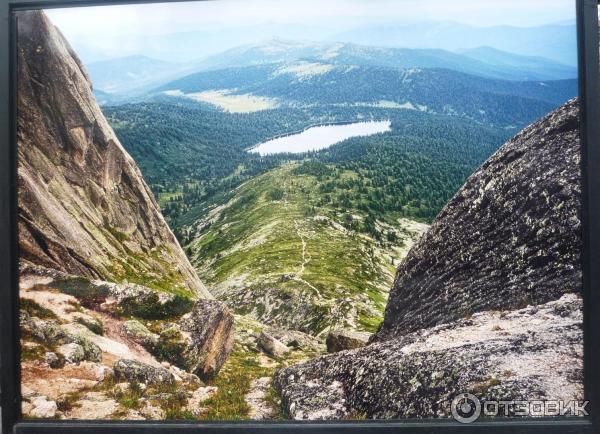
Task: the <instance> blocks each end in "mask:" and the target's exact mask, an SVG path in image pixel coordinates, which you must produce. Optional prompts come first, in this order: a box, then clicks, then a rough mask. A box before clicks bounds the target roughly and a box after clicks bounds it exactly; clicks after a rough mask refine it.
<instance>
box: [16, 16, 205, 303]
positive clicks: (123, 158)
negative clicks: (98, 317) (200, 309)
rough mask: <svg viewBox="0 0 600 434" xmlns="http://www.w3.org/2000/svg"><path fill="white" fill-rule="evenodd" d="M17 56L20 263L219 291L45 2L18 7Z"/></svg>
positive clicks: (199, 292) (190, 291) (198, 293)
mask: <svg viewBox="0 0 600 434" xmlns="http://www.w3.org/2000/svg"><path fill="white" fill-rule="evenodd" d="M18 65H19V69H18V128H17V143H18V182H19V197H18V202H19V245H20V251H21V260H22V263H21V265H22V266H25V267H26V266H31V265H33V266H37V267H44V268H48V269H54V270H59V271H63V272H66V273H69V274H73V275H81V276H86V277H89V278H95V279H103V280H110V281H123V280H128V281H130V282H136V283H141V284H144V285H147V286H151V287H153V288H155V289H159V290H161V289H164V290H167V291H169V292H176V293H185V294H187V295H191V296H193V297H200V298H211V296H210V294H209V292H208V291H207V290H206V288H205V287H204V285H203V284H202V283H201V282H200V280H199V279H198V277H197V275H196V272H195V271H194V269H193V268H192V266H191V265H190V263H189V262H188V260H187V258H186V256H185V254H184V253H183V251H182V250H181V248H180V246H179V244H178V242H177V240H176V238H175V237H174V235H173V233H172V232H171V230H170V229H169V227H168V226H167V224H166V223H165V221H164V219H163V217H162V215H161V213H160V210H159V207H158V205H157V203H156V201H155V200H154V198H153V196H152V193H151V191H150V190H149V188H148V186H147V185H146V183H145V182H144V180H143V178H142V175H141V173H140V171H139V169H138V167H137V166H136V164H135V162H134V161H133V159H132V158H131V157H130V156H129V154H128V153H127V152H126V151H125V149H124V148H123V147H122V146H121V144H120V143H119V140H118V139H117V137H116V136H115V134H114V132H113V131H112V129H111V128H110V126H109V125H108V123H107V121H106V119H105V118H104V116H103V115H102V112H101V111H100V109H99V107H98V105H97V103H96V101H95V99H94V96H93V94H92V85H91V82H90V79H89V77H88V75H87V73H86V71H85V68H84V67H83V65H82V64H81V62H80V60H79V58H78V57H77V55H76V54H75V53H74V52H73V50H72V49H71V47H70V46H69V44H68V42H67V41H66V40H65V39H64V38H63V36H62V35H61V34H60V32H59V31H58V29H56V28H55V27H54V26H53V25H52V24H51V23H50V21H49V20H48V18H47V17H46V16H45V15H44V13H43V12H41V11H30V12H22V13H19V16H18Z"/></svg>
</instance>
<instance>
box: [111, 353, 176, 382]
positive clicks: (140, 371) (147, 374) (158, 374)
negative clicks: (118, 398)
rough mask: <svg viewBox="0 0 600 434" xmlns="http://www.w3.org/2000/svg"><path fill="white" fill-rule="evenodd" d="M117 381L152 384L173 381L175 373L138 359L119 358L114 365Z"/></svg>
mask: <svg viewBox="0 0 600 434" xmlns="http://www.w3.org/2000/svg"><path fill="white" fill-rule="evenodd" d="M113 372H114V376H115V379H116V380H117V381H123V380H125V381H129V382H137V383H144V384H146V385H150V384H165V383H173V382H174V381H175V379H174V378H173V375H172V374H171V373H170V372H169V371H168V370H166V369H164V368H161V367H156V366H150V365H147V364H146V363H142V362H140V361H138V360H126V359H121V360H117V361H116V362H115V364H114V366H113Z"/></svg>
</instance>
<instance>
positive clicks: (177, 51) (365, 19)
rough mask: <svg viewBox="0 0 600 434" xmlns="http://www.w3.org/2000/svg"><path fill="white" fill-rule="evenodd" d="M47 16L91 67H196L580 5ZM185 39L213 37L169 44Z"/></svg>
mask: <svg viewBox="0 0 600 434" xmlns="http://www.w3.org/2000/svg"><path fill="white" fill-rule="evenodd" d="M46 12H47V14H48V15H49V17H50V19H51V20H52V21H53V22H54V24H56V25H57V26H58V27H59V28H60V30H61V31H62V33H63V34H64V35H65V36H66V37H67V39H68V40H69V41H70V42H71V44H72V45H73V46H74V48H75V49H76V51H77V52H78V54H79V55H80V56H81V57H82V59H83V60H84V62H86V63H87V62H93V61H98V60H105V59H110V58H116V57H125V56H129V55H133V54H143V55H147V56H149V57H155V58H158V59H162V60H171V61H190V60H192V59H189V58H188V57H190V56H191V54H190V51H189V50H187V51H186V50H184V49H183V48H184V47H182V45H185V44H194V47H195V51H194V52H193V55H194V56H196V57H197V58H200V57H205V56H208V55H211V54H214V53H217V52H219V51H223V50H225V49H228V48H231V47H233V46H236V45H243V44H244V43H254V42H257V41H258V40H261V38H264V37H265V36H268V37H281V38H284V39H319V38H321V39H322V40H327V38H329V37H335V36H336V35H339V34H342V33H343V32H346V31H350V30H354V29H356V28H360V27H368V26H373V25H381V26H389V25H397V24H410V23H413V24H414V23H415V22H419V23H420V22H425V21H426V22H432V21H436V22H456V23H461V24H468V25H472V26H496V25H510V26H518V27H532V26H539V25H543V24H550V23H557V22H559V23H564V22H574V19H575V0H207V1H195V2H180V3H154V4H138V5H117V6H94V7H76V8H65V9H50V10H46ZM257 29H258V30H257ZM185 32H195V33H197V34H198V33H202V34H203V35H204V36H206V37H199V36H197V37H196V38H195V39H193V38H190V39H189V40H188V39H186V38H185V37H181V38H162V36H164V35H174V34H181V33H185ZM209 34H210V35H209ZM302 37H304V38H302ZM427 48H438V47H427Z"/></svg>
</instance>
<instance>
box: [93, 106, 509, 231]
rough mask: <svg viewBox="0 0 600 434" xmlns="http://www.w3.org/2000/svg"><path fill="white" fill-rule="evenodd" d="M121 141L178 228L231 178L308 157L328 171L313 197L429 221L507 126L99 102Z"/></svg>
mask: <svg viewBox="0 0 600 434" xmlns="http://www.w3.org/2000/svg"><path fill="white" fill-rule="evenodd" d="M104 111H105V113H106V114H107V117H108V119H109V121H110V122H111V124H112V125H113V127H114V128H115V131H116V133H117V135H118V136H119V138H120V139H121V141H122V142H123V144H124V146H125V147H126V148H127V150H128V151H129V152H130V153H131V154H132V156H133V157H134V158H135V160H136V161H137V162H138V164H139V165H140V167H141V170H142V172H143V174H144V177H145V178H146V180H147V181H148V182H149V184H150V186H151V188H152V190H153V191H154V192H155V194H156V195H157V197H158V198H159V200H160V203H161V205H162V207H163V210H164V213H165V216H166V217H167V219H168V220H169V221H170V222H171V224H172V226H173V228H174V230H175V231H176V233H177V234H178V235H180V236H181V234H180V231H179V230H180V229H181V228H182V227H183V226H186V225H190V224H192V223H193V222H194V221H195V220H197V219H198V218H200V217H201V216H202V215H203V214H204V213H205V212H206V209H207V208H208V206H209V205H212V204H215V203H219V202H223V201H224V200H226V198H227V197H228V196H229V195H230V194H231V191H232V189H233V188H234V187H236V186H238V185H240V184H241V183H242V182H244V181H245V180H247V179H250V178H252V177H254V176H256V175H257V174H260V173H264V172H266V171H268V170H270V169H273V168H275V167H278V166H279V165H280V164H281V163H283V162H288V161H301V160H304V159H309V160H311V161H315V162H321V163H324V164H326V165H322V166H321V167H325V168H327V170H328V171H329V173H335V171H336V170H351V171H354V172H356V173H357V175H358V176H357V178H356V179H354V180H352V181H341V180H339V179H336V177H335V176H329V177H328V178H330V179H329V180H328V182H327V183H326V184H325V185H324V186H323V187H322V188H321V190H320V193H321V198H320V200H321V201H323V202H330V203H331V204H332V205H333V206H336V207H339V208H340V209H353V208H354V209H362V210H368V211H369V212H370V213H372V214H373V216H374V217H376V218H384V217H385V215H386V214H389V213H391V214H392V215H398V216H406V217H415V218H420V219H424V220H431V219H432V218H433V217H434V216H435V215H436V214H437V213H438V212H439V210H440V209H441V208H442V207H443V205H444V204H445V202H446V201H447V200H448V199H449V198H450V197H451V196H452V194H454V192H455V191H456V190H457V189H458V187H460V185H461V184H462V183H463V182H464V180H465V179H466V177H467V176H468V175H469V174H470V173H471V172H472V171H473V170H474V169H475V168H476V167H477V166H478V165H479V164H481V162H483V161H484V160H485V159H486V158H487V157H488V156H489V155H490V154H491V153H493V152H494V150H495V149H496V148H497V147H498V146H499V145H500V144H501V143H502V142H503V141H504V140H505V139H506V138H507V137H509V135H510V134H511V133H510V132H509V131H507V130H503V129H497V128H493V127H490V126H486V125H481V124H476V123H473V122H471V121H468V120H464V119H460V118H451V119H449V118H448V117H444V116H437V115H432V114H427V113H421V112H417V111H412V110H386V109H378V108H341V107H325V108H320V109H319V110H318V111H316V110H311V109H308V108H305V109H299V108H280V109H275V110H268V111H259V112H255V113H243V114H235V113H226V112H223V111H219V110H215V109H213V108H210V107H208V106H205V105H202V104H198V103H179V104H173V103H172V102H171V103H167V102H157V103H139V104H129V105H123V106H117V107H105V108H104ZM352 119H390V120H391V121H392V131H391V132H388V133H385V134H379V135H375V136H370V137H363V138H354V139H350V140H347V141H345V142H342V143H339V144H337V145H334V146H332V147H330V148H329V149H325V150H321V151H319V152H310V153H306V154H277V155H271V156H265V157H260V156H259V155H258V154H255V153H249V152H246V149H247V148H249V147H251V146H252V145H255V144H256V143H258V142H260V141H263V140H266V139H267V138H270V137H273V136H275V135H278V134H281V133H283V132H286V131H294V130H299V129H301V128H303V127H307V126H309V125H312V124H315V123H318V122H330V121H342V120H344V121H346V120H352Z"/></svg>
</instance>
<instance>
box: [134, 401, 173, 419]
mask: <svg viewBox="0 0 600 434" xmlns="http://www.w3.org/2000/svg"><path fill="white" fill-rule="evenodd" d="M139 412H140V414H141V415H142V416H144V417H145V418H146V419H151V420H161V419H164V418H165V417H166V415H167V414H166V413H165V411H164V410H163V409H162V408H160V407H158V406H155V405H152V404H151V403H150V402H148V401H146V402H145V403H144V406H143V407H142V408H141V409H140V410H139Z"/></svg>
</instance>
